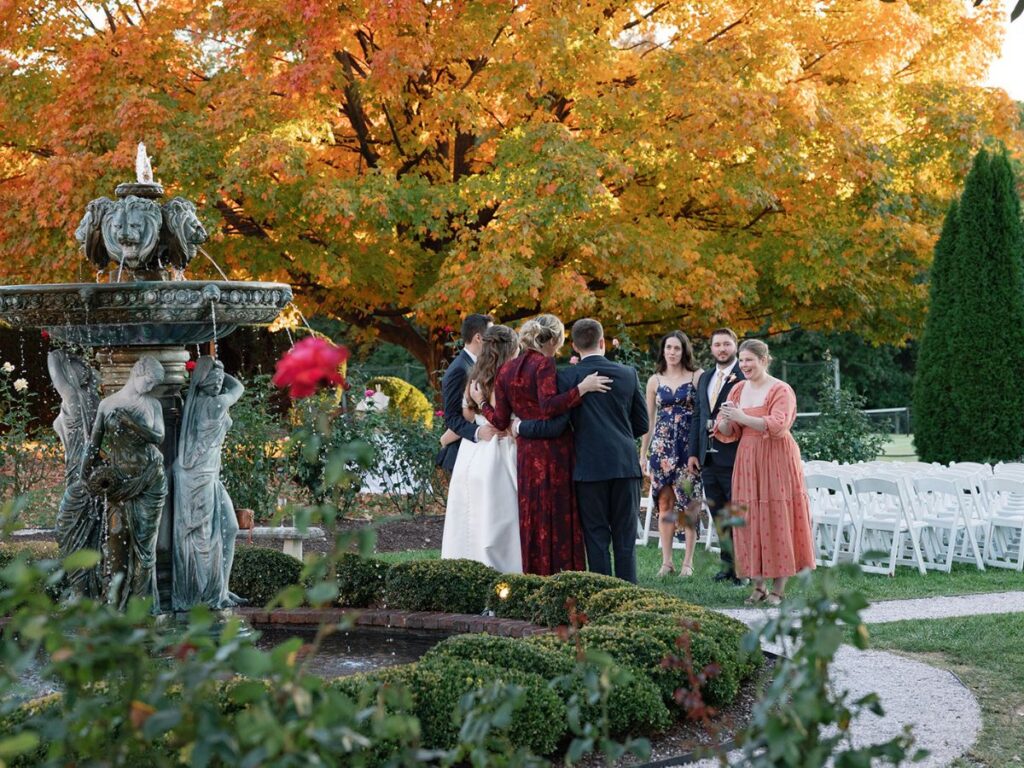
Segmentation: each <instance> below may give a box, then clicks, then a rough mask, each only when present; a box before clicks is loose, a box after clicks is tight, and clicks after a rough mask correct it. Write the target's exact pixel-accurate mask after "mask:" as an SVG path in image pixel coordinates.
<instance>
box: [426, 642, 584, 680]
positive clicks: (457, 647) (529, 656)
mask: <svg viewBox="0 0 1024 768" xmlns="http://www.w3.org/2000/svg"><path fill="white" fill-rule="evenodd" d="M438 656H446V657H450V658H453V659H464V660H466V661H483V662H486V663H488V664H491V665H492V666H495V667H503V668H505V669H518V670H522V671H524V672H534V673H536V674H538V675H540V676H541V677H544V678H547V679H549V680H550V679H553V678H556V677H559V676H561V675H568V674H570V673H571V672H572V670H573V667H574V666H575V665H574V663H573V660H572V658H570V657H569V656H568V655H566V654H565V653H561V652H560V650H556V649H553V648H552V649H549V648H544V647H542V646H539V645H531V644H530V643H524V642H523V641H522V640H519V639H515V638H511V637H494V636H493V635H456V636H455V637H449V638H448V639H447V640H444V641H443V642H440V643H438V644H437V645H435V646H434V647H433V648H431V649H430V650H429V651H427V652H426V653H425V654H424V655H423V660H429V659H433V658H435V657H438Z"/></svg>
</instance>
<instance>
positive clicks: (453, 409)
mask: <svg viewBox="0 0 1024 768" xmlns="http://www.w3.org/2000/svg"><path fill="white" fill-rule="evenodd" d="M493 324H494V323H493V321H492V320H491V317H490V315H478V314H473V315H467V316H466V319H465V320H463V321H462V351H461V352H459V354H458V355H456V356H455V359H454V360H452V362H451V364H450V365H449V366H448V369H447V370H446V371H445V372H444V377H443V378H442V379H441V401H442V402H443V403H444V425H445V426H446V427H448V429H450V430H451V431H452V432H455V433H456V434H457V435H458V436H459V437H460V438H462V439H461V440H456V441H455V442H454V443H451V444H450V445H446V446H444V447H443V448H441V450H440V451H438V453H437V460H436V464H437V466H439V467H444V469H445V470H447V472H448V474H451V472H452V470H453V469H455V459H456V458H457V457H458V455H459V444H460V443H461V442H462V440H470V441H472V442H474V443H475V442H477V441H478V440H485V441H486V440H490V439H491V438H492V437H494V436H495V435H496V434H497V433H498V432H497V430H496V429H495V428H494V427H492V426H490V425H484V426H482V427H478V426H477V425H476V424H474V423H473V422H472V421H466V419H464V418H463V416H462V395H463V393H464V392H465V391H466V375H467V374H468V373H469V371H470V369H471V368H472V367H473V365H474V363H476V358H477V356H478V355H479V354H480V352H481V350H482V349H483V346H484V341H483V333H484V331H486V330H487V329H488V328H489V327H490V326H491V325H493Z"/></svg>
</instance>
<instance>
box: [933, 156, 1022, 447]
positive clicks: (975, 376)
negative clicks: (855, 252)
mask: <svg viewBox="0 0 1024 768" xmlns="http://www.w3.org/2000/svg"><path fill="white" fill-rule="evenodd" d="M931 278H932V279H931V306H930V309H929V312H928V320H927V323H926V325H925V331H924V336H923V338H922V339H921V352H920V355H919V357H918V365H917V381H916V383H915V387H914V412H913V417H914V447H915V449H916V450H917V454H918V456H919V457H920V458H921V459H922V460H923V461H938V462H941V463H948V462H950V461H981V462H986V461H993V462H995V461H1016V460H1019V459H1020V458H1021V457H1022V456H1024V419H1021V413H1024V389H1022V388H1021V387H1015V386H1004V385H1003V382H1005V381H1007V376H1011V377H1012V376H1014V375H1016V374H1015V373H1011V372H1016V371H1020V370H1024V223H1022V221H1021V206H1020V198H1019V197H1018V194H1017V187H1016V180H1015V178H1014V173H1013V168H1012V167H1011V165H1010V161H1009V159H1008V157H1007V156H1006V153H1005V152H997V153H989V152H987V151H985V150H984V149H983V150H981V151H979V152H978V154H977V156H976V157H975V158H974V165H973V167H972V168H971V172H970V173H969V174H968V176H967V180H966V182H965V183H964V190H963V194H962V195H961V196H960V200H959V202H957V203H954V204H953V205H951V206H950V209H949V213H948V214H947V215H946V223H945V225H944V227H943V231H942V236H941V237H940V238H939V241H938V243H937V244H936V246H935V260H934V262H933V266H932V273H931Z"/></svg>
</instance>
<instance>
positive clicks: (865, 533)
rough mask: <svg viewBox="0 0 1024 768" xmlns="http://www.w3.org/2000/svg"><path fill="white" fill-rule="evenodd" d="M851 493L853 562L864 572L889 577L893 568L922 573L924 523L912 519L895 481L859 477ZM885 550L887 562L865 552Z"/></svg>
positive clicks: (893, 570) (892, 572) (900, 486)
mask: <svg viewBox="0 0 1024 768" xmlns="http://www.w3.org/2000/svg"><path fill="white" fill-rule="evenodd" d="M853 492H854V496H855V497H856V499H857V504H858V506H859V508H860V515H861V518H860V530H859V531H858V532H857V536H856V540H855V542H856V543H855V545H854V550H853V560H854V562H856V563H861V568H862V569H863V570H864V571H866V572H868V573H885V574H888V575H889V576H892V575H893V574H895V573H896V566H897V565H911V566H916V567H917V570H918V571H919V572H920V573H921V575H922V576H923V575H924V574H925V572H926V571H925V563H924V558H923V557H922V556H921V546H920V534H921V530H922V529H923V528H925V527H926V524H925V523H923V522H920V521H917V520H914V519H913V518H912V517H911V515H910V512H909V510H908V506H909V503H908V501H907V499H906V492H905V491H904V490H903V486H902V485H901V484H900V482H899V481H898V480H896V479H889V478H881V477H859V478H856V479H854V481H853ZM885 551H888V559H883V558H881V557H879V556H878V555H877V554H871V556H870V559H866V560H865V557H866V556H867V555H868V553H876V552H885Z"/></svg>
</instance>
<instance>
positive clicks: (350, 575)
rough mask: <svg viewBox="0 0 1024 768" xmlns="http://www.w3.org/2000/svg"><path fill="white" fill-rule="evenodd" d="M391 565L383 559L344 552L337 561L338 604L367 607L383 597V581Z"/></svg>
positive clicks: (380, 600) (378, 601)
mask: <svg viewBox="0 0 1024 768" xmlns="http://www.w3.org/2000/svg"><path fill="white" fill-rule="evenodd" d="M390 567H391V566H390V565H389V564H388V563H385V562H384V561H383V560H377V559H375V558H372V557H360V556H359V555H356V554H351V553H350V554H344V555H342V556H341V559H340V560H339V561H338V566H337V573H338V605H344V606H348V607H351V608H369V607H371V606H374V605H377V604H378V603H380V602H382V601H383V599H384V583H385V579H386V578H387V574H388V569H389V568H390Z"/></svg>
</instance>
